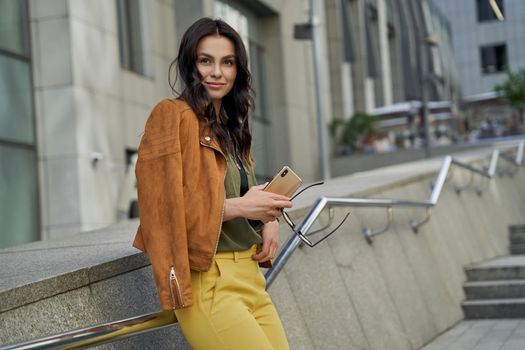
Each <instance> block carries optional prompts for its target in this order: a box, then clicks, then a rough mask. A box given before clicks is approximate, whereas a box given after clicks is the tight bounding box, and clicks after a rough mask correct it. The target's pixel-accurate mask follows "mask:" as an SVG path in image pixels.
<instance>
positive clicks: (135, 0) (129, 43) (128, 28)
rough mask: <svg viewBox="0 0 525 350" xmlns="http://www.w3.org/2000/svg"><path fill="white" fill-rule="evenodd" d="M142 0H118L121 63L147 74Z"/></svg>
mask: <svg viewBox="0 0 525 350" xmlns="http://www.w3.org/2000/svg"><path fill="white" fill-rule="evenodd" d="M140 5H141V0H117V15H118V34H119V50H120V65H121V66H122V67H124V68H125V69H128V70H131V71H133V72H135V73H139V74H142V75H145V67H144V45H143V42H142V20H141V8H140V7H141V6H140Z"/></svg>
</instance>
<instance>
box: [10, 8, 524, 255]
mask: <svg viewBox="0 0 525 350" xmlns="http://www.w3.org/2000/svg"><path fill="white" fill-rule="evenodd" d="M487 2H488V0H487ZM314 3H315V4H317V5H318V17H316V18H315V23H316V29H317V30H319V31H320V33H321V38H322V40H321V41H320V43H318V44H319V50H320V57H321V64H320V66H319V67H318V68H319V71H320V79H319V81H316V79H315V74H314V66H313V64H314V61H313V58H312V46H311V45H312V41H311V35H310V34H311V33H310V34H309V33H308V26H305V25H304V24H305V23H308V22H309V1H308V0H288V1H284V0H194V1H186V0H89V1H86V0H33V1H28V0H2V1H0V208H1V210H0V223H2V226H3V229H2V232H1V233H0V248H1V247H6V246H12V245H17V244H21V243H25V242H28V241H32V240H38V239H46V238H52V237H60V236H64V235H69V234H72V233H76V232H81V231H87V230H91V229H95V228H99V227H103V226H107V225H110V224H112V223H115V222H116V221H118V220H121V219H123V218H126V217H128V216H129V210H130V202H131V201H132V200H133V199H134V198H133V197H134V194H133V193H134V188H133V187H134V183H133V181H130V179H133V174H134V165H133V159H134V157H133V155H134V153H135V152H136V149H137V147H138V143H139V141H140V138H141V135H142V132H143V129H144V124H145V121H146V119H147V117H148V115H149V112H150V110H151V109H152V107H153V106H154V105H155V104H156V102H158V101H159V100H160V99H162V98H166V97H172V96H173V94H172V92H171V91H170V88H169V85H168V67H169V64H170V62H171V61H172V60H173V59H174V57H175V55H176V52H177V48H178V42H179V40H180V37H181V35H182V33H183V32H184V30H185V29H186V28H187V27H188V26H189V25H190V24H191V23H193V21H195V20H196V19H198V18H200V17H203V16H211V17H220V18H222V19H224V20H226V21H227V22H228V23H230V24H231V25H232V26H233V27H234V28H236V29H237V30H238V31H239V33H240V34H241V36H242V38H243V40H244V43H245V45H246V47H247V48H248V50H249V58H250V66H251V71H252V74H253V84H254V89H255V91H256V93H257V94H256V101H255V102H256V109H255V112H254V115H253V122H252V126H253V134H254V145H253V153H254V157H255V160H256V163H257V176H258V177H259V178H260V179H261V180H262V179H265V178H268V177H270V176H272V174H274V173H275V172H276V170H278V168H279V167H280V166H282V165H283V164H288V165H290V166H291V167H292V168H293V169H294V170H296V172H297V173H299V174H300V175H301V177H302V178H303V180H304V181H305V182H309V181H312V180H314V179H318V178H320V177H321V171H320V152H319V143H318V133H319V132H320V131H319V130H318V128H317V126H316V112H315V110H316V102H315V101H316V98H315V97H316V94H319V96H320V99H321V100H322V101H324V102H325V103H324V104H323V110H322V111H321V114H322V116H323V118H324V120H323V122H324V123H325V124H326V125H327V128H328V129H329V130H330V131H331V138H330V154H331V155H332V156H333V157H332V159H331V166H332V173H333V174H334V175H342V174H346V173H349V172H352V171H355V170H356V169H365V168H370V167H372V166H377V165H384V164H386V163H388V162H398V161H400V159H401V158H399V157H398V158H396V156H394V154H397V153H399V152H397V153H393V152H394V151H400V150H404V149H418V150H422V149H423V148H424V147H423V146H424V145H425V142H426V139H427V137H426V135H427V134H428V135H431V136H432V140H430V139H429V142H430V141H432V143H433V145H434V146H436V145H440V144H443V145H444V144H449V143H452V142H453V138H454V137H456V136H455V135H456V134H457V130H458V125H461V123H462V121H461V120H462V119H461V118H463V117H462V115H463V114H462V113H461V111H460V107H461V106H462V103H461V101H460V92H461V91H462V92H463V95H465V96H471V95H479V94H481V93H485V92H490V91H493V90H491V87H492V85H493V84H494V83H496V82H499V81H501V79H502V74H501V72H500V70H502V69H504V67H506V66H507V65H510V66H511V68H514V66H516V67H518V66H523V60H524V59H525V52H523V51H524V50H523V35H522V33H523V31H524V26H523V25H521V26H520V24H519V18H520V15H521V18H523V7H525V4H522V2H521V1H518V0H506V1H504V4H503V3H502V2H501V1H500V2H499V3H502V4H501V5H502V8H503V9H504V10H503V11H504V12H505V14H508V15H509V20H510V22H509V24H506V22H505V24H501V23H492V22H491V23H487V24H485V23H478V19H477V18H478V17H476V16H479V11H478V12H476V11H475V8H476V6H480V3H481V1H477V0H468V1H461V2H454V1H445V0H439V1H438V0H436V1H430V0H324V1H318V0H316V1H315V2H314ZM467 3H468V5H466V4H467ZM454 6H456V7H457V8H460V9H461V11H458V12H455V11H454V10H455V9H456V10H457V8H455V7H454ZM513 6H514V7H515V8H513ZM462 11H463V12H462ZM470 11H472V12H470ZM520 11H521V12H520ZM512 12H513V13H514V15H511V13H512ZM476 14H477V15H476ZM513 16H514V17H513ZM461 19H463V22H462V21H461ZM467 26H468V29H467ZM480 26H486V27H487V28H486V29H483V31H481V30H480V29H479V28H478V27H480ZM498 26H499V27H498ZM493 27H494V29H493ZM518 27H519V28H518ZM301 29H302V31H301ZM305 29H306V30H305ZM483 33H485V34H483ZM460 35H465V39H460V37H459V36H460ZM478 37H479V39H476V38H478ZM520 40H521V41H520ZM518 42H519V43H518ZM458 45H459V47H458ZM520 45H521V46H520ZM518 47H519V49H518ZM453 48H454V50H455V53H454V50H453ZM520 50H521V51H520ZM472 55H474V56H475V58H474V59H473V61H470V57H474V56H472ZM502 57H504V58H505V60H503V58H502ZM507 58H508V61H507ZM520 59H521V61H520ZM480 60H481V61H480ZM502 60H503V61H502ZM507 62H508V63H507ZM456 66H458V67H459V69H458V68H456ZM494 70H495V71H494ZM460 83H461V86H460ZM356 125H357V127H356ZM355 130H359V132H357V133H356V132H355ZM456 138H457V137H456ZM429 145H430V144H429ZM363 153H364V154H366V153H376V154H389V158H388V159H387V160H385V159H379V158H377V159H379V161H378V162H376V161H373V160H372V158H363V159H364V160H363V159H361V160H360V159H358V156H359V155H362V154H363ZM349 154H351V155H352V156H353V158H352V156H350V157H349V156H348V155H349ZM421 156H424V155H421ZM413 158H414V155H413V154H411V155H410V156H409V157H408V158H406V159H413ZM385 162H386V163H385ZM351 165H356V166H357V168H356V167H353V168H352V167H351Z"/></svg>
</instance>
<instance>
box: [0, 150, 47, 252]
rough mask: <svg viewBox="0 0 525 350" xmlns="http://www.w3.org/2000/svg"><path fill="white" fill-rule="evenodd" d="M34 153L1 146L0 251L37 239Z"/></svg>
mask: <svg viewBox="0 0 525 350" xmlns="http://www.w3.org/2000/svg"><path fill="white" fill-rule="evenodd" d="M35 164H36V160H35V152H34V151H33V150H26V149H21V148H16V147H10V146H5V145H1V144H0V222H1V223H2V234H0V248H5V247H9V246H15V245H19V244H23V243H27V242H31V241H35V240H37V239H38V233H37V232H38V229H37V222H38V218H37V215H38V195H37V184H36V175H35V174H36V169H35Z"/></svg>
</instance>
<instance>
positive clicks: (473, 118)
mask: <svg viewBox="0 0 525 350" xmlns="http://www.w3.org/2000/svg"><path fill="white" fill-rule="evenodd" d="M432 1H433V3H434V4H435V6H436V7H437V8H439V9H440V10H441V11H442V13H443V14H444V15H445V17H446V18H447V20H448V21H449V22H450V28H451V35H452V39H453V40H452V42H453V48H454V50H453V51H454V59H455V62H456V65H457V67H458V75H457V77H458V79H459V81H461V93H462V102H463V106H462V109H463V112H464V114H463V115H462V122H463V124H464V125H465V126H466V129H468V130H466V131H467V132H468V133H469V137H470V138H471V139H473V140H475V139H478V138H489V137H498V136H505V135H511V134H516V133H520V131H522V130H516V129H517V127H518V125H517V124H521V125H522V124H523V120H521V121H519V119H522V117H523V116H518V115H517V114H516V111H515V110H513V109H512V108H511V107H510V106H509V104H508V102H507V101H506V100H505V99H504V98H502V97H500V96H499V95H498V94H497V93H496V91H495V87H496V85H498V84H502V83H503V82H504V81H505V80H506V79H507V74H506V72H507V71H511V72H514V73H515V72H517V71H519V70H521V69H523V68H524V67H525V25H524V24H523V18H525V2H523V1H519V0H495V1H493V4H496V5H497V9H495V8H493V5H492V6H491V2H490V1H487V0H472V1H453V0H432Z"/></svg>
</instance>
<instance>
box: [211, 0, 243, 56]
mask: <svg viewBox="0 0 525 350" xmlns="http://www.w3.org/2000/svg"><path fill="white" fill-rule="evenodd" d="M214 6H215V7H214V12H215V16H217V17H218V18H220V19H222V20H223V21H224V22H226V23H228V24H229V25H230V26H231V27H232V28H233V29H235V30H236V31H237V33H239V36H240V37H241V39H242V41H243V43H244V46H245V47H246V49H247V50H248V44H249V35H248V19H247V18H246V16H245V15H243V14H242V13H241V12H240V11H238V10H237V9H235V8H233V7H231V6H229V5H227V4H225V3H222V2H220V1H215V3H214Z"/></svg>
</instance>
